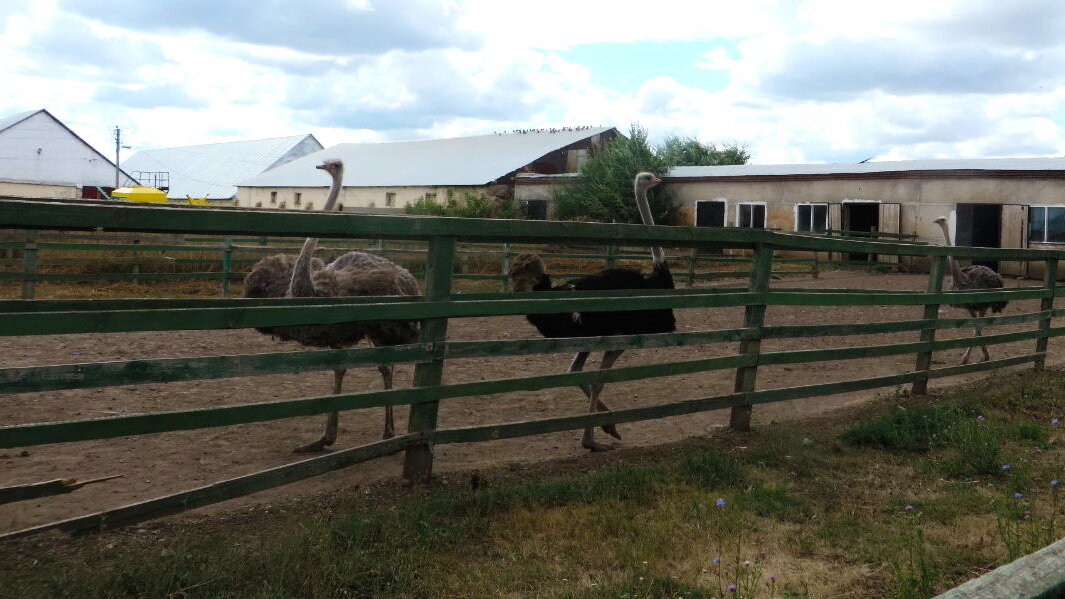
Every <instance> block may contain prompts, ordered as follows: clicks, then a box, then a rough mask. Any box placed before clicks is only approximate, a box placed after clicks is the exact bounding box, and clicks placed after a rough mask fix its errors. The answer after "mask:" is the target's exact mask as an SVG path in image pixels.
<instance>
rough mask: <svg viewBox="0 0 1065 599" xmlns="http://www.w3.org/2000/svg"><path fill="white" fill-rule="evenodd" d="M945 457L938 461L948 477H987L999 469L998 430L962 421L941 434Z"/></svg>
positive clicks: (973, 421)
mask: <svg viewBox="0 0 1065 599" xmlns="http://www.w3.org/2000/svg"><path fill="white" fill-rule="evenodd" d="M943 436H944V440H945V442H946V444H947V446H948V448H949V449H948V456H947V458H946V459H945V460H943V461H942V462H941V466H942V468H943V471H944V473H945V474H947V475H948V476H951V477H954V478H961V477H967V476H990V475H995V474H999V473H1000V472H1001V469H1002V458H1001V455H1002V429H1001V428H1000V427H998V426H993V425H990V424H987V423H986V421H983V420H977V419H975V418H966V419H963V420H960V421H958V422H957V423H956V424H955V425H954V426H952V427H950V429H949V430H948V431H947V432H946V433H945V434H944V435H943Z"/></svg>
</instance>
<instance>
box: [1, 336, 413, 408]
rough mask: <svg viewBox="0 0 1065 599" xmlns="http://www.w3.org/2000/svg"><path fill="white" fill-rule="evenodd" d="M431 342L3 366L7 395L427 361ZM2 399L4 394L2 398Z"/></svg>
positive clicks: (3, 382) (2, 387)
mask: <svg viewBox="0 0 1065 599" xmlns="http://www.w3.org/2000/svg"><path fill="white" fill-rule="evenodd" d="M432 355H433V346H432V345H431V344H414V345H396V346H391V347H369V348H360V349H330V350H312V351H297V352H277V353H267V354H244V355H235V356H199V357H193V358H155V359H147V360H123V361H114V362H86V363H80V364H62V365H56V366H22V367H12V368H0V390H2V391H3V393H4V394H5V395H6V394H12V395H13V394H16V393H31V392H38V391H54V390H58V389H86V388H93V387H110V386H117V385H136V384H140V383H152V382H158V383H168V382H174V381H188V380H203V379H219V378H227V377H236V376H254V375H262V374H276V373H282V372H303V371H307V370H336V369H338V368H352V367H356V366H376V365H378V364H406V363H417V362H423V361H427V360H428V359H429V358H430V357H431V356H432ZM0 401H2V397H0Z"/></svg>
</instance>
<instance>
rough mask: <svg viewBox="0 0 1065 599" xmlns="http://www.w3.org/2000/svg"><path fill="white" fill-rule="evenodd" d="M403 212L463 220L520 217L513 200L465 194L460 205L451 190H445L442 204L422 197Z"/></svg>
mask: <svg viewBox="0 0 1065 599" xmlns="http://www.w3.org/2000/svg"><path fill="white" fill-rule="evenodd" d="M403 211H404V212H406V213H407V214H421V215H427V216H458V217H463V218H518V217H519V216H520V215H521V213H520V211H519V210H518V208H517V206H516V205H515V202H514V199H513V198H510V197H507V198H496V197H492V196H489V195H488V194H486V193H483V192H478V193H471V192H466V194H465V197H464V198H463V201H462V202H461V203H460V202H459V201H458V200H456V199H455V192H454V190H451V189H449V190H447V198H446V199H445V200H444V203H443V204H440V203H438V202H437V201H436V199H435V198H431V197H426V196H424V195H423V196H422V197H420V198H418V199H417V200H414V201H413V202H411V203H409V204H407V206H406V207H405V208H404V209H403Z"/></svg>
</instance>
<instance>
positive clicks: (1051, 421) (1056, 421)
mask: <svg viewBox="0 0 1065 599" xmlns="http://www.w3.org/2000/svg"><path fill="white" fill-rule="evenodd" d="M1059 422H1061V421H1060V420H1058V419H1057V418H1051V419H1050V424H1057V423H1059Z"/></svg>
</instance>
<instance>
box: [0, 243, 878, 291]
mask: <svg viewBox="0 0 1065 599" xmlns="http://www.w3.org/2000/svg"><path fill="white" fill-rule="evenodd" d="M300 243H302V241H301V240H296V239H293V238H286V237H282V238H277V237H273V238H271V237H266V236H262V237H238V236H233V235H225V236H222V237H217V236H215V237H204V236H191V235H187V236H186V235H144V234H129V233H104V232H88V233H82V232H74V233H71V232H64V231H36V230H26V231H16V230H9V231H6V232H3V233H0V267H2V268H3V269H4V270H0V281H16V282H18V283H21V286H22V289H21V297H22V299H33V298H35V297H36V295H37V291H36V284H37V283H38V282H42V281H46V282H71V283H75V282H91V281H159V280H168V279H169V280H176V279H177V280H179V279H207V280H217V281H219V287H220V290H219V293H220V295H221V296H222V297H230V295H231V289H230V283H231V281H234V280H238V281H239V280H241V279H243V278H244V276H245V274H247V271H248V269H249V268H250V267H251V266H252V265H253V264H254V263H255V262H256V261H258V260H259V259H260V258H261V257H262V256H265V255H270V254H277V253H290V254H295V253H298V252H299V248H300ZM563 249H565V250H568V251H561V252H560V251H553V252H551V254H550V258H551V259H552V260H562V261H567V260H568V261H582V262H583V261H599V262H602V263H603V266H604V267H605V268H613V267H615V266H618V265H619V264H620V263H622V262H632V261H645V260H646V261H649V260H650V257H649V255H648V254H646V253H634V252H635V250H634V249H633V248H625V247H620V246H617V245H606V246H601V247H599V248H595V247H587V246H585V247H575V248H563ZM352 250H356V251H361V252H369V253H374V254H377V255H381V256H385V257H388V258H389V259H391V260H394V261H397V262H401V263H403V264H404V266H407V267H408V268H409V269H410V270H411V271H412V272H413V273H414V276H415V277H417V278H419V279H423V278H424V277H425V272H424V264H425V260H424V258H425V253H426V252H427V251H428V250H427V246H426V244H425V243H424V242H411V241H389V240H385V239H377V240H370V242H369V243H362V244H353V243H352V240H351V239H323V240H320V242H319V247H318V250H317V252H316V255H318V256H319V257H322V258H323V259H325V260H326V261H327V262H328V261H329V259H330V258H331V257H335V256H338V255H340V254H342V253H344V252H348V251H352ZM532 250H533V248H532V247H522V246H521V245H512V244H509V243H497V244H487V243H464V244H460V245H458V246H457V247H456V250H455V257H456V272H455V273H454V274H453V275H452V276H453V278H455V279H462V280H483V281H492V282H495V283H496V284H498V285H499V287H500V291H507V290H508V288H509V285H508V284H509V280H508V277H507V269H508V266H509V264H510V262H509V261H510V259H511V258H513V257H514V256H517V255H518V254H520V253H522V252H523V251H532ZM597 250H598V251H597ZM668 259H669V261H670V263H671V266H672V267H673V268H674V269H675V270H676V272H677V273H678V276H677V278H678V279H679V280H681V281H686V282H687V284H688V286H691V285H693V284H694V283H695V282H696V281H699V280H708V279H724V278H735V277H746V276H748V275H749V274H750V264H751V257H750V256H742V255H736V256H724V255H720V252H714V253H711V254H705V253H702V252H699V250H698V248H693V249H692V250H691V251H689V252H686V253H683V254H673V255H669V256H668ZM777 263H778V264H779V265H780V266H782V267H785V268H786V270H781V271H779V272H778V273H777V274H785V273H786V274H792V275H801V274H808V275H813V276H814V277H817V276H818V274H819V272H820V268H821V261H819V260H818V256H817V255H816V253H814V254H812V255H811V256H810V257H802V258H783V259H778V260H777ZM860 264H862V265H865V263H864V262H861V263H860ZM785 265H786V266H785ZM476 271H480V272H476ZM585 271H586V269H582V270H573V269H572V268H571V269H570V270H562V271H557V270H552V273H551V274H552V276H555V277H560V278H565V277H569V276H579V275H581V274H584V272H585Z"/></svg>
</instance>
